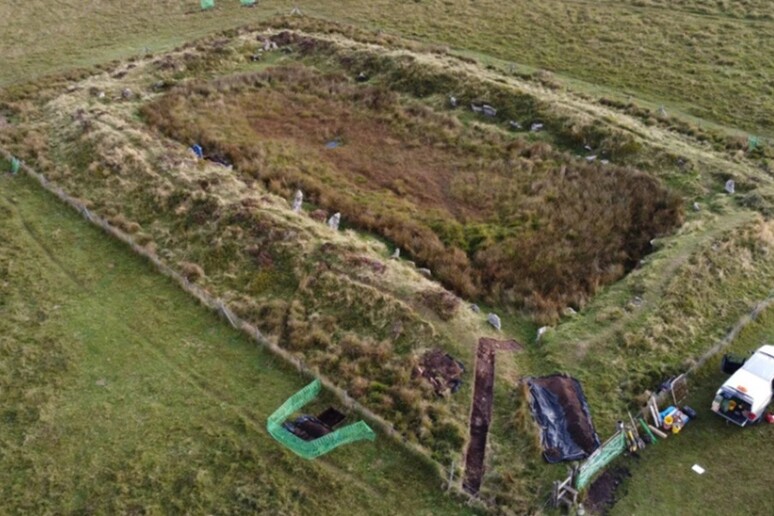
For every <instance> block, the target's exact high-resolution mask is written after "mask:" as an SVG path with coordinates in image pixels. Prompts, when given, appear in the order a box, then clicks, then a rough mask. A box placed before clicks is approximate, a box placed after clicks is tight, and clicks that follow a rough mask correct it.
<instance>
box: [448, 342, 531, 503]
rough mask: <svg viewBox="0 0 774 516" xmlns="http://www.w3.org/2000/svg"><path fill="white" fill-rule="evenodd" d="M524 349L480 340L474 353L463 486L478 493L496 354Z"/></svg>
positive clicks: (482, 472)
mask: <svg viewBox="0 0 774 516" xmlns="http://www.w3.org/2000/svg"><path fill="white" fill-rule="evenodd" d="M523 348H524V347H523V346H522V345H521V344H519V343H517V342H516V341H513V340H506V341H500V340H495V339H488V338H481V339H479V341H478V349H477V350H476V383H475V386H474V389H473V410H472V412H471V414H470V443H469V444H468V450H467V453H466V454H465V478H464V480H463V482H462V487H463V488H464V489H465V491H467V492H468V493H470V494H473V495H474V494H477V493H478V491H479V489H481V480H482V479H483V478H484V471H485V467H484V458H485V456H486V438H487V434H488V433H489V424H490V423H491V421H492V404H493V402H494V399H493V395H494V378H495V351H497V350H503V351H516V350H521V349H523Z"/></svg>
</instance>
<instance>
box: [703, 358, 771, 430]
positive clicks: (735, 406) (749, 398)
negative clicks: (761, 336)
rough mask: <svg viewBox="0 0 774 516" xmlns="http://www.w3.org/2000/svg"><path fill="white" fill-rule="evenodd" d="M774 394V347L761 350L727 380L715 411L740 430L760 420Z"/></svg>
mask: <svg viewBox="0 0 774 516" xmlns="http://www.w3.org/2000/svg"><path fill="white" fill-rule="evenodd" d="M772 394H774V346H772V345H769V344H767V345H765V346H761V347H760V348H759V349H758V350H757V351H756V352H755V353H753V355H752V356H751V357H750V358H748V359H747V360H746V361H745V363H744V365H742V367H740V368H739V369H738V370H737V371H736V372H735V373H734V374H732V375H731V377H729V379H728V380H726V383H724V384H723V385H722V386H721V387H720V389H719V390H718V392H717V394H715V399H714V400H713V401H712V411H713V412H717V413H718V414H720V415H721V416H723V417H724V418H726V419H728V420H729V421H732V422H733V423H736V424H737V425H739V426H745V425H747V424H751V423H755V422H756V421H758V420H760V419H761V417H762V416H763V414H764V412H766V408H767V407H768V406H769V403H771V397H772Z"/></svg>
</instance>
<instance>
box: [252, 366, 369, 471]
mask: <svg viewBox="0 0 774 516" xmlns="http://www.w3.org/2000/svg"><path fill="white" fill-rule="evenodd" d="M319 392H320V380H315V381H313V382H312V383H310V384H309V385H307V386H306V387H304V388H303V389H301V390H300V391H298V392H297V393H295V394H294V395H293V396H291V397H290V398H288V399H287V401H286V402H285V403H283V404H282V405H281V406H280V408H278V409H277V410H275V411H274V413H273V414H272V415H271V416H269V419H268V421H267V422H266V430H268V431H269V434H271V436H272V437H274V439H276V440H277V441H278V442H279V443H280V444H282V445H284V446H285V447H287V448H289V449H290V450H291V451H292V452H293V453H295V454H296V455H298V456H300V457H303V458H305V459H314V458H316V457H319V456H320V455H325V454H326V453H328V452H329V451H331V450H333V449H334V448H338V447H339V446H343V445H345V444H349V443H353V442H355V441H361V440H368V441H373V440H374V439H376V434H375V433H374V431H373V430H371V427H370V426H368V425H367V424H366V423H365V422H364V421H358V422H357V423H354V424H351V425H347V426H345V427H343V428H339V429H338V430H336V431H335V432H331V433H330V434H328V435H324V436H322V437H320V438H319V439H315V440H313V441H304V440H303V439H301V438H300V437H298V436H296V435H293V434H291V433H290V432H288V431H287V430H285V428H283V427H282V423H284V422H285V420H287V419H288V418H289V417H290V416H291V415H293V413H294V412H296V411H297V410H299V409H300V408H301V407H303V406H304V405H306V404H307V403H309V402H310V401H312V400H313V399H314V398H315V397H317V394H318V393H319Z"/></svg>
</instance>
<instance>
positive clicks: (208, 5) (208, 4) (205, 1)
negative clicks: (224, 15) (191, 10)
mask: <svg viewBox="0 0 774 516" xmlns="http://www.w3.org/2000/svg"><path fill="white" fill-rule="evenodd" d="M199 5H201V7H202V11H206V10H207V9H212V8H214V7H215V0H199Z"/></svg>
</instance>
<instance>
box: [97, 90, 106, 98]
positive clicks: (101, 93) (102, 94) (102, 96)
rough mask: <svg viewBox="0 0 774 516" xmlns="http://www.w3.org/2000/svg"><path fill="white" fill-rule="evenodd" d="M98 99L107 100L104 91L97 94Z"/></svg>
mask: <svg viewBox="0 0 774 516" xmlns="http://www.w3.org/2000/svg"><path fill="white" fill-rule="evenodd" d="M97 98H98V99H104V98H105V92H104V91H99V92H97Z"/></svg>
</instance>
